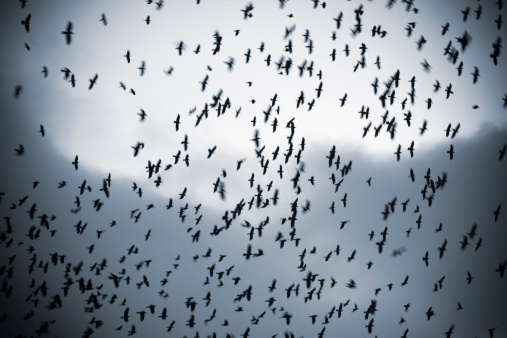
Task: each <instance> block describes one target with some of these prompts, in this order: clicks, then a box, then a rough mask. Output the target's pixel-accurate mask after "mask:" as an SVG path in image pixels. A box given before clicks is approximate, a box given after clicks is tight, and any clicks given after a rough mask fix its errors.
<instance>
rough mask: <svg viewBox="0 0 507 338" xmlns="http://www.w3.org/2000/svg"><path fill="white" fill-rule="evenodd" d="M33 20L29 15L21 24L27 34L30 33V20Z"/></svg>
mask: <svg viewBox="0 0 507 338" xmlns="http://www.w3.org/2000/svg"><path fill="white" fill-rule="evenodd" d="M31 19H32V14H28V15H27V16H26V18H25V19H24V20H21V24H22V25H23V26H24V27H25V30H26V32H27V33H28V32H30V20H31Z"/></svg>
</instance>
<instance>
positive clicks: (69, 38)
mask: <svg viewBox="0 0 507 338" xmlns="http://www.w3.org/2000/svg"><path fill="white" fill-rule="evenodd" d="M61 33H62V34H63V35H65V43H66V44H67V45H70V44H71V43H72V35H73V34H74V32H72V22H71V21H68V22H67V27H66V28H65V30H64V31H62V32H61Z"/></svg>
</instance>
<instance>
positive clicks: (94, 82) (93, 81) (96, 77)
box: [88, 74, 99, 90]
mask: <svg viewBox="0 0 507 338" xmlns="http://www.w3.org/2000/svg"><path fill="white" fill-rule="evenodd" d="M98 78H99V75H98V74H95V76H94V77H93V79H90V85H89V86H88V90H91V89H92V88H93V86H94V85H95V84H96V83H97V79H98Z"/></svg>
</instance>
